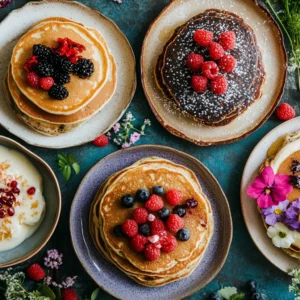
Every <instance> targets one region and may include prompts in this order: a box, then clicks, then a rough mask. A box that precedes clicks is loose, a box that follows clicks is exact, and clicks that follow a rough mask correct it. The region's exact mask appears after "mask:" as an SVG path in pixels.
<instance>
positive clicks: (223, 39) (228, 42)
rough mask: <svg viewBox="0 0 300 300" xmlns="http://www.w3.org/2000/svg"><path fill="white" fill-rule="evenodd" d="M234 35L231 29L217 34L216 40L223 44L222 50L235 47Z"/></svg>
mask: <svg viewBox="0 0 300 300" xmlns="http://www.w3.org/2000/svg"><path fill="white" fill-rule="evenodd" d="M235 40H236V35H235V33H234V32H233V31H226V32H223V33H221V34H220V35H219V39H218V42H219V43H220V44H221V45H222V46H223V48H224V50H231V49H233V48H234V47H235Z"/></svg>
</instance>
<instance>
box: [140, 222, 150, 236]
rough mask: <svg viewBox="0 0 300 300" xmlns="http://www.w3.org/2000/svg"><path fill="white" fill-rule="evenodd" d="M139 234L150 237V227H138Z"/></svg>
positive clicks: (146, 225) (147, 225)
mask: <svg viewBox="0 0 300 300" xmlns="http://www.w3.org/2000/svg"><path fill="white" fill-rule="evenodd" d="M139 233H140V234H142V235H144V236H150V235H151V228H150V225H149V224H147V223H145V224H141V225H139Z"/></svg>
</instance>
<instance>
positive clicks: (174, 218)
mask: <svg viewBox="0 0 300 300" xmlns="http://www.w3.org/2000/svg"><path fill="white" fill-rule="evenodd" d="M166 225H167V227H168V229H169V230H170V231H171V232H174V233H176V232H177V231H178V230H180V229H182V228H183V226H184V221H183V219H182V218H180V217H179V216H178V215H175V214H171V215H170V217H169V218H168V220H167V222H166Z"/></svg>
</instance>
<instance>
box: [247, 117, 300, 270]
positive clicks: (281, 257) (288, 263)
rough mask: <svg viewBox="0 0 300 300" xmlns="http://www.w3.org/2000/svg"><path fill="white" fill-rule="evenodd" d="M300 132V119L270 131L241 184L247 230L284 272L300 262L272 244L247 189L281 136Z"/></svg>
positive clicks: (251, 155) (248, 166)
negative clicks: (271, 147)
mask: <svg viewBox="0 0 300 300" xmlns="http://www.w3.org/2000/svg"><path fill="white" fill-rule="evenodd" d="M298 130H300V117H298V118H295V119H292V120H290V121H288V122H285V123H283V124H281V125H279V126H278V127H276V128H274V129H273V130H272V131H270V132H269V133H268V134H267V135H266V136H265V137H264V138H263V139H262V140H261V141H260V142H259V143H258V144H257V145H256V147H255V148H254V149H253V151H252V152H251V154H250V156H249V158H248V161H247V163H246V166H245V169H244V173H243V177H242V184H241V206H242V211H243V216H244V220H245V223H246V226H247V229H248V231H249V233H250V235H251V238H252V240H253V242H254V243H255V244H256V246H257V248H258V249H259V250H260V252H261V253H262V254H263V255H264V256H265V257H266V258H267V259H268V260H269V261H270V262H271V263H272V264H273V265H275V266H276V267H277V268H279V269H280V270H282V271H284V272H288V271H289V270H291V269H293V268H296V267H299V261H298V260H297V259H295V258H292V257H290V256H288V255H287V254H285V253H284V252H283V251H282V250H280V249H279V248H276V247H274V246H273V244H272V240H271V239H270V238H269V237H268V236H267V232H266V229H265V227H264V225H263V222H262V219H261V217H260V215H259V213H258V211H257V205H256V201H255V200H254V199H252V198H250V197H249V196H248V195H247V194H246V188H247V186H248V185H249V184H251V183H252V182H253V180H254V178H255V177H256V176H257V175H258V169H259V167H260V165H261V164H262V162H263V161H264V160H265V159H266V155H267V151H268V149H269V148H270V146H271V145H272V144H273V143H274V142H275V141H276V140H277V139H278V138H279V137H281V136H283V135H285V134H287V133H292V132H295V131H298Z"/></svg>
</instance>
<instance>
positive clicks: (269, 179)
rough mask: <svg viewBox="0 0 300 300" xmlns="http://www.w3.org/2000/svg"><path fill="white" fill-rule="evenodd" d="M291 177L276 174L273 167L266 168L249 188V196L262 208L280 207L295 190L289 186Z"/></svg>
mask: <svg viewBox="0 0 300 300" xmlns="http://www.w3.org/2000/svg"><path fill="white" fill-rule="evenodd" d="M289 181H290V176H288V175H283V174H274V171H273V169H272V167H269V166H268V167H265V168H264V169H263V171H262V172H261V174H260V175H259V176H257V177H256V178H255V179H254V182H253V183H252V184H251V185H249V186H248V188H247V194H248V196H250V197H251V198H255V199H257V204H258V206H259V207H260V208H267V207H270V206H273V205H278V203H279V202H282V201H284V200H286V196H287V195H288V194H289V193H290V192H291V191H292V190H293V187H292V186H291V185H290V184H289Z"/></svg>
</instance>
